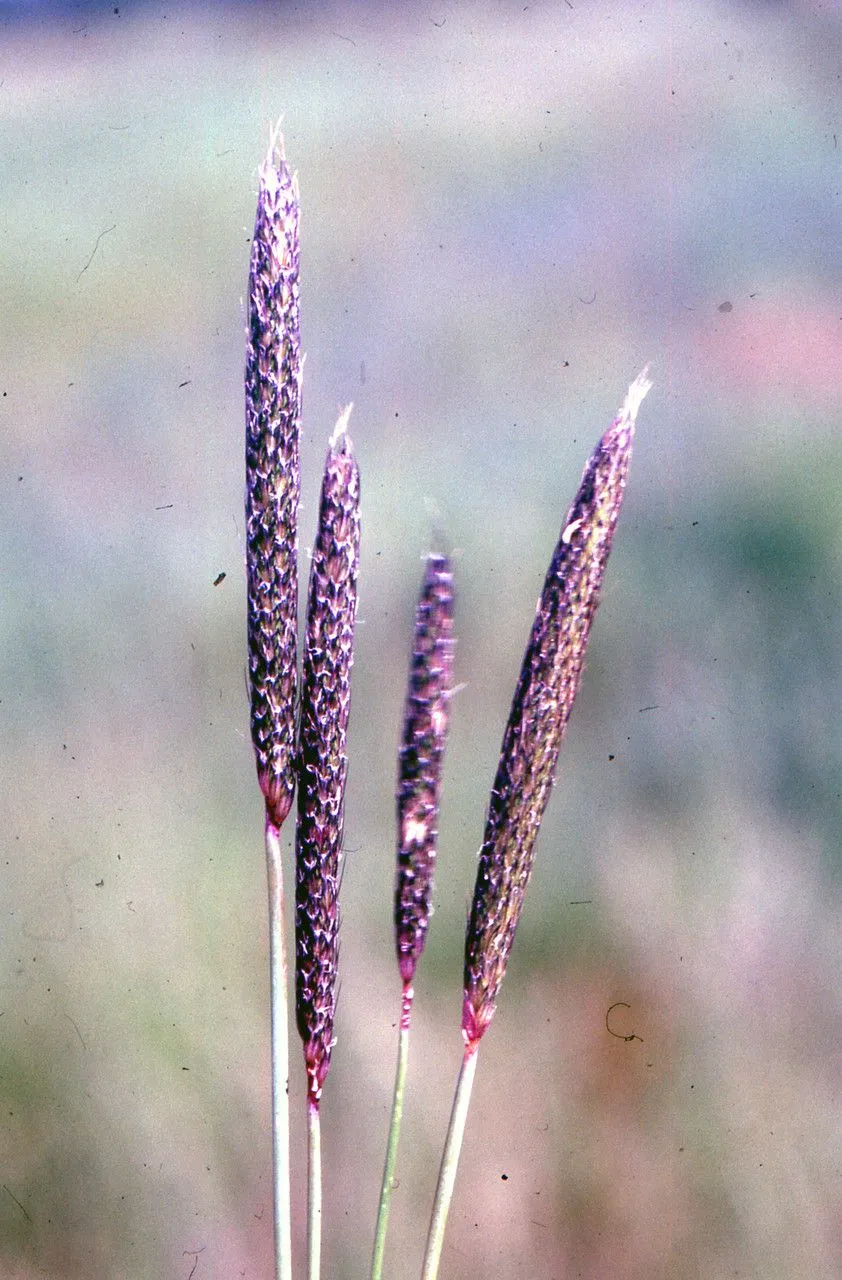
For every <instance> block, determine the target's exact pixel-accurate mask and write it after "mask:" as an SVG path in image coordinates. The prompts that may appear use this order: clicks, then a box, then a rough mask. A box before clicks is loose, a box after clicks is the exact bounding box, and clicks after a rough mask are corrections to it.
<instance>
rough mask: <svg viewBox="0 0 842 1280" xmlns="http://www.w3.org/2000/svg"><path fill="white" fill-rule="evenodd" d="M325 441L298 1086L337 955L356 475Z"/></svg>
mask: <svg viewBox="0 0 842 1280" xmlns="http://www.w3.org/2000/svg"><path fill="white" fill-rule="evenodd" d="M349 413H350V408H349V409H346V411H345V413H344V414H343V415H342V417H341V418H340V419H339V422H338V423H337V425H336V430H335V432H334V434H333V437H332V439H331V442H330V449H329V451H328V455H327V462H326V463H325V472H324V480H323V483H322V495H321V504H320V509H319V529H318V535H317V538H316V545H315V547H314V548H313V559H312V564H311V566H310V590H309V596H308V604H307V639H306V646H305V651H304V668H303V674H302V688H301V724H300V729H299V755H298V832H297V838H296V868H295V945H296V969H295V1009H296V1019H297V1022H298V1031H299V1034H300V1036H301V1039H302V1041H303V1043H304V1060H305V1065H306V1068H307V1091H308V1096H309V1098H310V1100H311V1101H312V1102H314V1103H316V1104H317V1103H318V1101H319V1098H320V1097H321V1092H322V1085H323V1084H324V1079H325V1076H326V1075H327V1071H328V1067H329V1065H330V1051H331V1047H332V1045H333V1017H334V1011H335V1007H336V977H337V961H338V955H339V854H340V851H341V847H342V829H343V807H344V797H345V778H346V774H347V771H348V758H347V755H346V753H345V742H346V737H347V731H348V713H349V711H350V707H351V664H352V661H353V644H354V621H355V618H356V610H357V571H358V567H359V553H360V475H359V470H358V468H357V463H356V460H355V458H354V454H353V450H352V448H351V441H350V439H349V437H348V435H347V432H346V426H347V422H348V415H349Z"/></svg>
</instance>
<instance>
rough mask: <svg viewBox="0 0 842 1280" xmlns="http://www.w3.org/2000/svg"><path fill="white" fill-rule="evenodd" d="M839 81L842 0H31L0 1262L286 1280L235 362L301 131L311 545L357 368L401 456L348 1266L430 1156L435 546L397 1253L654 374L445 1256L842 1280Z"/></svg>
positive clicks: (374, 792) (5, 158)
mask: <svg viewBox="0 0 842 1280" xmlns="http://www.w3.org/2000/svg"><path fill="white" fill-rule="evenodd" d="M840 66H842V11H840V8H839V6H838V5H834V4H822V3H819V2H818V0H790V2H789V3H786V2H781V3H762V4H761V3H754V4H752V3H736V2H735V0H731V2H730V3H725V2H724V0H723V2H722V3H707V4H705V3H701V2H700V0H674V2H672V3H655V4H645V5H644V4H637V3H608V2H602V0H594V2H592V3H586V2H584V0H534V2H532V3H529V4H524V3H522V2H519V3H517V4H513V3H512V4H510V3H507V2H505V0H482V2H477V3H471V4H454V3H447V2H443V0H425V3H423V4H420V3H415V2H414V0H410V2H408V3H405V4H403V5H402V6H392V5H389V4H385V3H383V4H376V3H365V2H359V3H352V2H351V0H344V2H341V3H336V4H333V5H331V4H311V5H291V4H281V3H260V4H239V5H235V4H223V3H219V4H215V5H213V4H207V5H204V6H198V5H197V6H193V7H185V6H184V5H182V4H180V3H179V2H178V0H172V2H170V0H150V2H149V3H145V4H144V3H134V2H132V0H119V2H115V0H109V2H108V3H100V2H99V0H91V2H90V3H87V4H82V3H78V4H54V5H51V4H49V3H39V4H35V3H31V4H26V3H20V4H3V5H0V156H1V157H2V158H0V172H1V173H2V205H1V206H0V207H1V208H2V256H1V257H0V311H1V312H2V317H3V319H2V332H3V341H2V350H0V393H1V394H0V457H2V460H3V465H2V468H1V469H0V494H1V495H2V496H0V522H2V531H0V574H1V575H2V576H0V629H1V630H0V635H1V636H2V665H0V736H1V737H2V760H3V768H2V773H3V788H2V789H3V796H4V818H3V821H2V835H0V840H2V855H0V911H2V929H0V1271H2V1274H3V1275H4V1276H8V1277H14V1278H16V1280H17V1278H20V1280H36V1278H38V1280H40V1278H41V1277H67V1278H68V1280H70V1278H77V1277H78V1278H80V1280H81V1278H82V1277H85V1278H86V1280H106V1278H110V1277H125V1278H127V1280H160V1277H173V1278H175V1280H180V1278H182V1277H183V1278H184V1280H190V1278H191V1277H193V1278H194V1280H209V1278H219V1280H222V1278H223V1277H224V1278H227V1277H237V1276H247V1277H267V1276H269V1275H270V1272H271V1221H272V1212H271V1176H270V1133H269V1129H268V1117H269V1041H268V1011H267V1001H268V984H267V972H266V969H267V958H266V952H267V927H266V920H265V876H264V864H263V851H262V803H261V799H260V796H259V793H258V789H257V785H256V780H255V774H254V764H253V758H252V751H251V746H250V742H249V737H248V722H247V703H246V693H245V677H244V670H245V618H244V546H243V512H242V498H243V443H242V435H243V409H242V370H243V353H244V312H243V297H244V290H245V283H246V276H247V267H248V257H249V238H250V234H251V227H252V222H253V217H254V204H255V196H256V190H257V169H258V165H259V163H260V161H261V159H262V157H263V155H264V153H265V149H266V146H267V141H268V136H269V126H270V123H271V122H272V121H274V120H275V119H277V117H278V116H279V115H281V114H283V117H284V132H285V136H286V147H287V153H288V156H289V158H290V160H291V163H292V164H293V165H294V166H295V167H296V168H297V169H298V172H299V180H300V189H301V199H302V207H303V214H302V237H303V249H302V311H303V344H304V348H305V349H306V352H307V363H306V369H305V424H304V438H303V504H302V530H301V541H302V547H303V549H305V554H306V548H307V547H308V546H309V544H310V542H311V540H312V536H313V529H314V522H315V514H316V498H317V493H318V486H319V482H320V473H321V467H322V462H323V458H324V452H325V448H326V443H327V439H328V435H329V433H330V430H331V428H332V426H333V423H334V421H335V418H336V414H337V411H338V409H339V408H340V406H342V405H344V404H345V403H346V402H347V401H349V400H353V401H354V404H355V408H354V412H353V416H352V419H351V434H352V436H353V439H354V442H355V446H356V449H357V452H358V456H359V459H360V464H361V468H362V475H363V485H364V491H363V504H364V505H363V522H364V536H363V549H362V567H361V604H360V625H359V628H358V644H357V657H356V665H355V669H354V707H353V712H352V733H351V743H350V761H351V764H350V779H349V787H348V795H347V815H346V831H345V839H346V861H345V870H344V883H343V895H344V898H343V901H344V907H343V944H342V945H343V952H342V986H341V994H340V1008H339V1019H338V1043H337V1045H336V1049H335V1052H334V1059H333V1067H332V1070H331V1074H330V1076H329V1079H328V1082H327V1086H326V1090H325V1098H324V1137H323V1142H324V1162H325V1221H324V1250H325V1261H324V1274H325V1276H329V1277H339V1278H343V1277H352V1276H360V1275H363V1274H367V1267H368V1260H369V1251H370V1247H371V1239H372V1232H373V1226H374V1219H375V1212H376V1202H377V1194H378V1189H379V1182H380V1175H381V1169H382V1159H383V1153H384V1146H385V1137H386V1124H387V1118H388V1109H389V1103H390V1093H391V1084H392V1074H393V1066H394V1054H395V1034H396V1032H395V1025H396V1019H397V1014H398V1003H399V982H398V977H397V969H396V964H395V960H394V954H393V940H392V932H391V895H392V884H393V860H394V819H393V790H394V776H395V756H396V749H397V743H398V736H399V729H400V722H401V716H402V703H403V696H404V682H405V676H406V667H407V659H408V648H409V639H410V632H411V626H412V616H413V609H414V600H415V596H416V592H417V588H418V584H419V581H420V575H421V569H422V565H421V558H422V556H423V554H424V553H425V552H426V551H427V550H428V549H429V547H430V545H431V540H432V538H433V537H434V536H435V530H437V529H440V530H441V531H442V532H443V536H444V537H445V538H446V540H447V541H448V542H449V544H450V545H452V546H453V547H454V548H455V549H456V550H457V552H458V559H457V589H458V614H457V629H458V636H459V644H458V651H457V679H458V680H459V681H460V682H464V684H465V688H464V689H463V690H462V691H461V692H460V693H459V695H458V698H457V699H456V702H455V704H454V713H453V727H452V736H451V743H450V747H449V753H448V757H447V770H446V782H445V793H444V799H443V810H442V814H441V823H440V831H441V836H440V852H439V868H438V877H437V884H436V894H435V901H436V914H435V918H434V920H433V924H432V927H431V932H430V937H429V944H428V949H427V953H426V954H425V957H424V959H423V961H422V963H421V966H420V969H419V974H418V981H417V984H416V990H417V1004H416V1014H415V1021H414V1043H413V1047H412V1058H411V1064H410V1083H409V1095H408V1103H407V1113H406V1121H405V1127H404V1141H403V1147H402V1152H401V1157H400V1165H399V1179H400V1186H399V1189H398V1191H397V1193H396V1196H395V1203H394V1209H393V1218H392V1232H391V1237H390V1241H391V1243H390V1249H389V1256H388V1267H387V1269H388V1274H389V1275H390V1276H392V1277H395V1278H396V1280H403V1278H405V1277H406V1278H408V1277H411V1276H415V1275H417V1274H418V1272H419V1270H420V1258H421V1253H422V1249H423V1241H424V1237H425V1233H426V1225H427V1218H428V1214H429V1209H430V1205H431V1199H432V1192H433V1186H434V1182H435V1177H436V1172H437V1166H438V1159H439V1154H440V1150H441V1145H442V1142H443V1139H444V1133H445V1128H446V1122H447V1115H448V1112H449V1107H450V1100H451V1094H452V1089H453V1086H454V1083H455V1078H456V1072H457V1067H458V1063H459V1059H460V1055H461V1039H460V1034H459V1017H460V987H461V962H462V945H463V933H464V920H465V914H466V910H467V907H468V904H469V901H470V896H471V892H472V888H473V879H474V873H475V858H476V852H477V849H478V847H479V844H480V840H481V835H482V828H483V821H484V813H485V806H486V803H487V798H488V789H489V787H490V784H491V781H492V778H493V774H494V768H495V765H496V760H497V754H498V750H499V745H500V740H501V737H502V732H503V726H504V723H505V719H506V716H507V714H508V708H509V702H510V698H511V694H512V691H513V689H514V683H515V679H516V676H517V672H518V669H519V665H520V661H521V657H522V653H523V648H524V644H525V641H526V638H527V635H528V631H529V627H530V624H531V619H532V614H533V610H534V606H535V601H536V598H537V595H538V592H539V590H540V586H541V584H542V582H543V576H544V572H545V570H546V567H547V564H548V562H549V558H550V555H551V552H552V549H553V547H554V544H555V541H556V538H557V536H558V531H559V527H560V522H561V520H562V518H563V515H564V512H565V511H566V508H567V505H568V503H569V501H570V500H571V498H572V496H573V493H574V491H575V488H576V485H577V482H578V478H579V475H580V473H581V469H582V467H583V465H584V463H585V460H586V457H587V455H588V453H589V452H590V450H591V448H592V446H593V444H594V443H595V441H596V440H597V438H598V437H599V435H600V434H601V433H602V431H603V430H604V429H605V427H606V426H607V425H608V423H609V422H610V421H611V418H612V417H613V415H614V413H615V411H616V409H617V406H618V405H619V403H620V402H621V400H622V398H623V396H624V394H625V391H626V388H627V386H628V384H629V382H630V381H631V380H632V378H633V377H634V376H635V375H636V374H637V373H638V371H639V370H640V368H641V367H642V366H643V364H644V363H645V362H647V361H650V362H651V372H652V377H653V379H654V382H655V387H654V389H653V391H652V392H651V393H650V395H649V397H648V399H647V400H646V401H645V403H644V405H643V407H642V409H641V413H640V418H639V423H638V441H637V446H636V454H635V458H634V461H633V465H632V472H631V477H630V483H629V488H628V492H627V499H626V504H625V507H624V511H623V515H622V519H621V522H620V526H619V530H618V535H617V539H616V543H615V549H614V552H613V556H612V560H611V562H610V564H609V567H608V573H607V577H606V583H605V590H604V600H603V604H602V606H601V609H600V612H599V614H598V616H597V620H596V623H595V627H594V633H593V640H592V645H591V648H590V654H589V661H588V667H587V670H586V673H585V679H584V684H583V688H582V692H581V695H580V698H579V701H578V704H577V706H576V709H575V711H574V715H573V719H572V722H571V726H570V732H569V735H568V741H567V743H566V745H565V747H564V750H563V753H562V757H561V765H560V770H559V779H558V785H557V787H556V790H555V793H554V795H553V798H552V801H551V804H550V807H549V810H548V812H547V816H546V819H545V822H544V826H543V830H542V834H541V838H540V842H539V847H538V852H537V858H536V865H535V872H534V877H533V881H532V885H531V889H530V894H529V897H528V900H527V904H526V909H525V912H524V916H523V920H522V923H521V927H520V932H519V935H518V938H517V942H516V946H515V950H514V955H513V959H512V962H511V966H510V970H509V974H508V976H507V979H506V983H505V985H504V988H503V991H502V994H501V1001H500V1006H499V1010H498V1014H497V1017H496V1020H495V1022H494V1025H493V1026H492V1028H491V1030H490V1032H489V1034H488V1036H487V1037H486V1039H485V1041H484V1042H483V1048H482V1053H481V1055H480V1064H479V1070H478V1075H477V1082H476V1088H475V1095H474V1102H473V1108H472V1113H471V1115H470V1118H469V1122H468V1130H467V1135H466V1142H465V1148H464V1152H463V1158H462V1164H461V1168H460V1171H459V1177H458V1181H457V1187H456V1196H455V1200H454V1204H453V1209H452V1213H451V1220H450V1225H449V1230H448V1235H447V1240H446V1244H445V1254H444V1260H443V1264H442V1273H441V1274H442V1277H443V1280H444V1278H445V1277H446V1278H447V1280H459V1278H465V1280H467V1278H468V1277H475V1276H477V1275H483V1276H490V1277H494V1278H495V1280H509V1278H514V1277H532V1278H534V1280H560V1278H561V1277H565V1278H567V1277H571V1278H572V1277H583V1278H585V1280H597V1278H600V1280H604V1278H605V1277H609V1276H610V1277H612V1278H615V1280H643V1278H644V1277H646V1280H652V1277H663V1278H665V1280H666V1278H667V1277H669V1280H725V1278H726V1277H735V1276H740V1277H763V1280H799V1278H801V1277H804V1278H805V1280H806V1278H808V1277H809V1278H810V1280H824V1278H827V1280H831V1277H837V1276H838V1275H840V1274H842V1195H840V1187H841V1186H842V1136H840V1135H841V1133H842V1131H841V1130H840V1125H839V1105H840V1082H841V1081H842V1057H841V1056H840V1030H841V1029H842V1024H841V1022H840V1004H842V1001H841V1000H840V991H839V975H840V958H842V957H840V928H839V923H840V921H839V908H840V872H842V839H841V838H840V831H842V799H841V798H840V791H841V790H842V789H841V788H840V777H842V735H840V722H842V718H841V717H840V710H842V708H840V674H842V608H840V600H842V542H841V541H840V539H842V449H841V448H840V443H839V428H840V415H841V412H842V391H841V390H840V385H841V384H840V369H841V368H842V235H840V230H842V227H840V173H841V170H840V157H842V149H840V146H839V138H840V134H842V115H841V114H840V80H839V68H840ZM303 563H304V570H303V572H304V573H305V574H306V559H305V560H304V562H303ZM222 575H224V577H223V576H222ZM288 826H289V824H288ZM284 835H285V837H286V845H287V847H289V846H290V844H291V840H292V831H291V828H290V829H287V830H285V832H284ZM617 1002H623V1003H624V1004H625V1006H627V1007H617V1008H615V1009H614V1010H613V1012H612V1013H611V1015H610V1017H609V1019H608V1023H607V1024H606V1015H607V1013H608V1010H609V1008H610V1006H612V1005H615V1004H617ZM609 1028H610V1030H609ZM611 1031H613V1032H614V1034H613V1035H612V1034H611ZM618 1034H619V1035H620V1036H626V1035H632V1034H633V1035H634V1037H635V1038H634V1039H630V1040H625V1039H621V1038H618ZM298 1053H299V1050H298V1044H297V1041H295V1042H294V1043H293V1046H292V1061H293V1076H292V1087H291V1092H292V1097H293V1115H294V1134H293V1159H294V1161H295V1163H296V1165H297V1168H298V1170H299V1174H300V1175H301V1176H299V1178H298V1180H297V1182H296V1185H295V1205H294V1212H295V1233H296V1249H297V1261H298V1262H300V1260H301V1256H302V1249H303V1221H304V1219H303V1210H304V1199H303V1193H304V1181H303V1162H304V1141H303V1117H302V1114H301V1112H302V1105H303V1069H299V1063H300V1059H299V1056H298Z"/></svg>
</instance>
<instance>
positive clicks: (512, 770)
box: [422, 370, 651, 1280]
mask: <svg viewBox="0 0 842 1280" xmlns="http://www.w3.org/2000/svg"><path fill="white" fill-rule="evenodd" d="M650 385H651V384H650V382H649V379H648V377H647V371H646V370H644V371H643V373H641V374H640V376H639V377H638V378H637V379H636V381H635V382H634V383H633V384H632V386H631V387H630V389H629V393H628V395H627V397H626V400H625V402H624V403H623V406H622V408H621V409H620V412H619V413H618V415H617V417H616V418H615V419H614V421H613V423H612V424H611V426H610V427H609V428H608V430H607V431H606V433H605V435H604V436H603V437H602V439H601V440H600V441H599V443H598V445H597V446H596V448H595V450H594V452H593V453H592V454H591V456H590V458H589V460H588V463H587V465H586V467H585V470H584V473H583V475H582V479H581V482H580V484H579V488H578V491H577V493H576V496H575V498H574V499H573V503H572V505H571V507H570V510H569V511H568V513H567V515H566V517H565V519H564V521H563V523H562V526H561V532H560V534H559V538H558V542H557V544H556V548H555V551H554V553H553V557H552V560H551V562H550V567H549V570H548V572H547V576H546V580H545V582H544V588H543V591H542V592H541V596H540V598H539V600H538V606H537V609H536V613H535V620H534V622H533V625H532V632H531V634H530V637H529V643H528V644H527V647H526V652H525V654H524V658H523V665H522V667H521V672H520V678H519V680H518V683H517V687H516V689H515V695H514V699H513V702H512V708H511V712H510V714H509V720H508V724H507V726H506V731H505V734H504V736H503V745H502V748H501V752H500V762H499V764H498V767H497V774H496V777H495V779H494V785H493V787H492V790H491V799H490V802H489V807H488V815H487V819H486V825H485V835H484V838H483V842H482V848H481V849H480V854H479V865H478V868H477V878H476V886H475V889H474V897H473V902H472V906H471V913H470V918H469V921H468V927H467V932H466V936H465V966H464V994H463V1005H462V1037H463V1041H464V1052H463V1058H462V1066H461V1069H460V1073H459V1079H458V1082H457V1086H456V1093H455V1096H454V1101H453V1108H452V1111H451V1119H450V1126H449V1129H448V1134H447V1138H446V1140H445V1148H444V1154H443V1156H442V1163H441V1168H440V1171H439V1179H438V1184H437V1187H436V1194H435V1201H434V1205H433V1212H432V1217H431V1221H430V1229H429V1233H428V1237H427V1247H426V1252H425V1257H424V1264H423V1270H422V1280H435V1277H436V1276H437V1274H438V1268H439V1262H440V1258H441V1250H442V1245H443V1242H444V1232H445V1227H446V1223H447V1215H448V1210H449V1207H450V1201H451V1197H452V1194H453V1187H454V1184H455V1179H456V1169H457V1165H458V1160H459V1152H460V1149H461V1145H462V1138H463V1134H464V1129H465V1121H466V1117H467V1111H468V1105H469V1101H470V1094H471V1088H472V1085H473V1080H474V1074H475V1071H476V1062H477V1054H478V1050H479V1045H480V1041H481V1040H482V1037H483V1036H484V1035H485V1033H486V1031H487V1030H488V1028H489V1026H490V1024H491V1021H492V1019H493V1017H494V1012H495V1010H496V1007H497V998H498V995H499V991H500V986H501V983H502V981H503V978H504V976H505V973H506V966H507V965H508V961H509V957H510V955H511V950H512V944H513V942H514V938H515V931H516V929H517V925H518V921H519V920H520V915H521V911H522V909H523V903H524V897H525V894H526V889H527V885H528V883H529V877H530V874H531V872H532V862H533V856H534V851H535V841H536V838H537V836H538V831H539V829H540V826H541V819H542V818H543V816H544V810H545V809H546V806H547V801H548V800H549V797H550V792H551V790H552V785H553V782H554V780H555V771H556V766H557V762H558V754H559V749H560V747H561V742H562V739H563V737H564V732H565V729H566V728H567V723H568V720H569V718H570V712H571V709H572V707H573V702H574V699H575V697H576V692H577V690H578V688H579V682H580V679H581V675H582V667H583V664H584V660H585V653H586V651H587V645H588V639H589V636H590V630H591V623H592V622H593V617H594V613H595V611H596V607H597V604H598V602H599V594H600V589H601V587H602V581H603V576H604V573H605V566H606V563H607V561H608V556H609V553H610V551H611V545H612V541H613V538H614V531H615V529H616V525H617V520H618V517H619V514H620V507H621V505H622V501H623V493H624V490H625V486H626V477H627V475H628V469H629V462H630V459H631V451H632V443H633V440H634V427H635V419H636V416H637V411H638V408H639V406H640V403H641V401H642V399H643V397H644V396H645V395H646V393H647V391H648V390H649V387H650Z"/></svg>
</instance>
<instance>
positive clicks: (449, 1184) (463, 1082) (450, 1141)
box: [421, 1041, 479, 1280]
mask: <svg viewBox="0 0 842 1280" xmlns="http://www.w3.org/2000/svg"><path fill="white" fill-rule="evenodd" d="M478 1050H479V1042H478V1041H473V1042H472V1043H471V1044H469V1045H466V1047H465V1055H464V1057H463V1058H462V1066H461V1068H460V1070H459V1079H458V1080H457V1081H456V1093H455V1094H454V1095H453V1107H452V1110H451V1112H450V1124H449V1126H448V1129H447V1138H446V1139H445V1144H444V1154H443V1155H442V1158H441V1168H440V1169H439V1180H438V1185H437V1186H436V1198H435V1200H434V1202H433V1215H432V1217H431V1219H430V1231H429V1234H428V1236H427V1248H426V1251H425V1253H424V1267H423V1270H422V1272H421V1280H436V1276H437V1275H438V1272H439V1262H440V1260H441V1247H442V1244H443V1243H444V1229H445V1227H446V1226H447V1214H448V1211H449V1209H450V1201H451V1198H452V1196H453V1184H454V1183H455V1181H456V1167H457V1165H458V1164H459V1152H460V1151H461V1150H462V1138H463V1136H464V1133H465V1121H466V1119H467V1117H468V1105H469V1103H470V1101H471V1088H472V1087H473V1083H474V1074H475V1072H476V1069H477V1054H478Z"/></svg>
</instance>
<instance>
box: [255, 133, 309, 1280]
mask: <svg viewBox="0 0 842 1280" xmlns="http://www.w3.org/2000/svg"><path fill="white" fill-rule="evenodd" d="M298 263H299V243H298V190H297V186H296V182H295V178H294V177H293V175H292V173H291V171H290V169H289V167H288V166H287V163H286V161H285V159H284V154H283V145H282V141H281V136H280V132H279V131H278V130H276V131H274V132H273V134H272V136H271V139H270V143H269V150H268V153H267V155H266V158H265V160H264V162H263V165H262V167H261V169H260V177H259V187H258V196H257V213H256V216H255V223H254V235H253V237H252V244H251V260H250V264H249V280H248V320H247V325H248V330H247V346H246V369H245V416H246V579H247V618H248V625H247V630H248V675H249V692H250V703H251V717H250V720H251V738H252V743H253V745H254V753H255V760H256V763H257V777H258V782H259V784H260V789H261V791H262V793H263V797H264V801H265V810H266V820H265V847H266V867H267V880H268V889H269V971H270V1004H271V1026H272V1029H271V1042H272V1156H273V1169H274V1173H273V1201H274V1233H275V1273H276V1276H277V1277H278V1278H279V1280H291V1275H292V1247H291V1230H290V1187H289V1182H290V1178H289V1101H288V1080H289V1045H288V1029H287V1028H288V1020H289V1015H288V1005H287V958H286V949H285V944H284V931H283V916H284V882H283V867H282V862H281V848H280V831H281V827H282V826H283V823H284V820H285V818H286V816H287V814H288V812H289V810H290V807H291V805H292V800H293V796H294V793H295V735H296V694H297V675H296V664H297V649H296V628H297V613H298V570H297V556H298V501H299V490H300V471H299V431H300V419H301V338H300V328H299V301H298Z"/></svg>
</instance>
